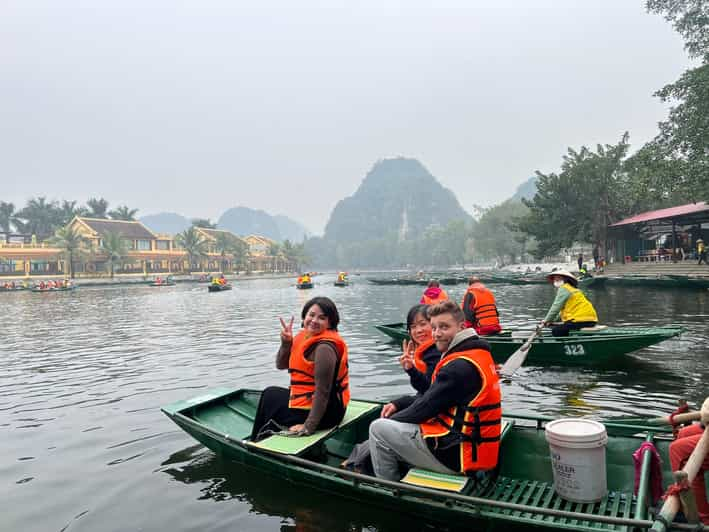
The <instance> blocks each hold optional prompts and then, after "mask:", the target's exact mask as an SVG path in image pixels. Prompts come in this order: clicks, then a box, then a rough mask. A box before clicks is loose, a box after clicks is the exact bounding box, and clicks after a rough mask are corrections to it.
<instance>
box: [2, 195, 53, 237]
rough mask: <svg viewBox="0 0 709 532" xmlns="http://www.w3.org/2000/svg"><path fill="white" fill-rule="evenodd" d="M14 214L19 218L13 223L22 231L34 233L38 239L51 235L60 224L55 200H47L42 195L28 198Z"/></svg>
mask: <svg viewBox="0 0 709 532" xmlns="http://www.w3.org/2000/svg"><path fill="white" fill-rule="evenodd" d="M16 216H17V218H20V219H21V220H18V222H20V223H19V224H18V223H17V222H15V224H14V225H15V226H16V227H17V228H18V229H20V230H21V231H23V232H27V233H31V234H33V235H36V236H37V238H38V239H39V240H42V239H44V238H46V237H48V236H50V235H52V234H53V233H54V231H55V230H56V229H57V228H59V227H61V225H62V223H61V221H62V220H61V215H60V213H59V206H58V205H57V202H56V201H50V202H47V198H45V197H43V196H42V197H37V198H32V199H30V200H29V201H28V202H27V205H25V207H24V208H23V209H22V210H21V211H20V212H18V213H17V215H16Z"/></svg>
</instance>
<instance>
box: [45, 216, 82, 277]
mask: <svg viewBox="0 0 709 532" xmlns="http://www.w3.org/2000/svg"><path fill="white" fill-rule="evenodd" d="M49 242H50V244H51V245H53V246H56V247H58V248H60V249H61V250H62V251H63V252H64V254H65V263H66V265H67V267H66V270H67V271H65V272H64V273H68V274H69V275H71V278H72V279H73V278H74V258H75V257H79V256H81V254H82V253H84V252H86V251H88V248H89V246H90V245H91V243H90V241H89V240H88V239H87V238H86V237H84V236H83V235H82V234H81V233H79V232H78V231H77V230H76V229H74V228H73V227H72V226H69V225H68V226H66V227H61V228H59V229H57V231H56V233H54V236H53V237H51V238H50V239H49Z"/></svg>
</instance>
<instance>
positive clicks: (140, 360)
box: [0, 276, 709, 532]
mask: <svg viewBox="0 0 709 532" xmlns="http://www.w3.org/2000/svg"><path fill="white" fill-rule="evenodd" d="M354 279H355V284H354V285H352V286H350V287H347V288H335V287H333V286H331V285H332V281H333V280H334V276H320V277H317V278H316V283H318V286H316V288H315V289H314V290H311V291H298V290H295V288H294V287H293V281H292V280H291V279H273V280H252V281H243V282H239V283H237V285H236V286H235V289H234V290H232V291H231V292H224V293H216V294H209V293H208V292H207V289H206V286H205V285H178V286H175V287H163V288H152V287H147V286H144V287H109V288H80V289H79V290H77V291H75V292H73V293H55V294H32V293H4V294H0V304H1V305H2V310H3V313H2V314H3V320H2V329H1V331H2V332H1V336H0V339H1V342H0V353H2V356H1V360H2V371H0V500H2V506H0V508H1V509H2V510H1V511H0V530H2V531H20V530H22V531H57V532H59V531H71V532H76V531H92V532H104V531H114V530H145V531H153V530H155V531H157V530H165V531H214V532H221V531H234V530H257V531H281V530H296V529H297V530H347V531H360V530H368V531H370V530H371V531H388V530H400V529H406V530H410V531H413V530H436V529H440V527H437V526H434V525H432V524H427V523H422V522H421V521H420V520H415V521H414V520H411V519H408V518H407V517H406V516H401V515H398V514H395V513H387V512H385V511H381V510H376V509H372V508H364V507H362V506H360V505H357V504H355V503H351V502H346V501H339V500H334V501H332V500H327V501H325V500H324V496H323V495H322V494H319V493H317V492H316V493H312V492H308V491H304V490H302V489H296V488H294V487H292V486H291V485H288V484H286V483H283V482H281V481H279V480H278V479H274V478H272V477H266V476H264V477H260V476H258V475H255V474H254V473H253V472H250V471H247V470H244V469H242V468H240V467H238V466H236V465H233V464H229V463H226V462H224V461H222V460H221V459H220V458H218V457H216V456H215V455H214V454H213V453H211V451H209V450H207V449H205V448H204V447H202V446H200V445H197V444H196V442H195V441H194V440H193V439H191V438H190V437H189V436H188V435H187V434H186V433H184V432H182V431H181V430H180V429H178V428H177V427H176V426H175V425H174V424H173V423H172V422H171V421H170V420H169V419H168V418H167V417H165V416H164V415H163V414H162V413H161V412H160V407H161V406H162V405H165V404H167V403H170V402H172V401H176V400H178V399H183V398H187V397H190V396H194V395H198V394H199V393H201V392H202V391H203V390H205V389H208V388H210V387H215V386H233V387H264V386H266V385H271V384H280V385H287V379H288V377H287V373H285V372H277V371H275V370H274V369H273V368H274V364H273V360H274V354H275V352H276V349H277V346H278V317H279V316H282V317H290V316H291V315H292V314H297V313H299V312H300V308H301V307H302V305H303V303H304V302H305V301H306V300H307V299H308V298H309V297H312V296H313V295H316V294H317V295H326V296H329V297H331V298H333V299H334V300H335V302H336V303H337V305H338V308H339V310H340V313H341V316H342V324H341V327H340V332H341V333H342V335H343V337H344V338H345V339H346V340H347V342H348V344H349V346H350V359H351V362H350V364H351V383H352V387H353V395H354V396H355V397H360V398H365V399H388V398H390V397H395V396H397V395H401V394H403V393H409V387H408V379H407V378H406V377H405V375H404V374H403V372H402V371H401V370H400V369H399V368H398V366H397V364H396V358H395V357H396V355H397V347H396V346H394V345H392V344H389V343H387V342H386V338H385V337H383V336H382V335H381V334H380V333H378V332H377V331H376V330H375V329H374V328H373V325H374V324H377V323H385V322H394V321H401V320H402V319H403V316H404V314H405V312H406V310H407V309H408V307H409V306H410V305H411V304H413V303H415V302H417V301H418V299H419V297H420V292H421V289H420V288H419V287H395V286H390V287H388V286H385V287H381V286H374V285H369V284H367V283H366V281H365V279H364V277H355V278H354ZM492 288H493V289H494V291H495V292H496V294H497V298H498V303H499V306H500V311H501V314H502V319H503V321H504V324H518V325H520V324H526V325H530V324H531V323H532V322H533V321H538V320H540V319H541V317H542V316H543V314H544V312H545V310H546V308H547V307H548V305H549V304H551V301H552V299H553V296H554V293H553V289H552V288H551V287H547V286H493V287H492ZM450 293H451V295H452V296H455V297H456V299H459V298H460V296H462V293H463V286H462V285H459V286H457V287H451V290H450ZM590 297H591V299H592V300H593V302H594V304H595V305H596V308H597V309H598V312H599V315H600V317H601V321H602V322H604V323H608V324H616V325H619V324H627V325H664V324H668V323H676V324H681V325H683V326H685V327H686V328H687V329H688V330H687V332H686V333H685V334H683V335H682V337H681V338H680V339H678V340H670V341H667V342H665V343H663V344H660V345H658V346H654V347H650V348H647V349H643V350H642V351H637V352H635V353H633V354H632V355H630V356H626V357H623V358H622V360H619V362H618V365H617V366H616V367H614V368H604V369H598V368H596V369H578V368H577V369H570V368H562V367H544V368H542V367H525V368H522V369H521V370H520V371H519V373H518V374H517V376H516V377H515V379H514V382H512V383H510V384H506V385H505V386H504V388H503V393H504V401H505V408H506V409H508V410H514V411H517V412H525V413H540V414H546V415H566V414H576V415H581V414H583V415H594V416H599V417H604V416H618V415H664V414H667V413H669V412H670V411H672V410H673V409H674V407H675V404H676V401H677V399H678V398H679V397H686V398H688V399H690V400H691V401H695V402H697V401H700V400H701V399H702V398H703V397H705V395H706V392H707V387H706V384H705V383H706V382H707V379H708V378H709V347H708V346H707V340H709V333H708V332H707V326H706V323H707V315H708V314H709V292H708V291H669V290H655V289H638V288H611V287H609V288H606V289H602V290H596V291H592V292H591V295H590Z"/></svg>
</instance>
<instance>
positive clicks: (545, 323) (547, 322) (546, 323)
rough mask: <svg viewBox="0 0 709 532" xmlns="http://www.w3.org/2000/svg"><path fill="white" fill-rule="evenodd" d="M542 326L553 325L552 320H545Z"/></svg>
mask: <svg viewBox="0 0 709 532" xmlns="http://www.w3.org/2000/svg"><path fill="white" fill-rule="evenodd" d="M542 327H551V322H550V321H543V322H542Z"/></svg>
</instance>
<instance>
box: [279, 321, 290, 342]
mask: <svg viewBox="0 0 709 532" xmlns="http://www.w3.org/2000/svg"><path fill="white" fill-rule="evenodd" d="M278 319H279V320H280V321H281V342H283V343H284V344H290V343H291V342H293V316H291V317H290V322H288V324H286V322H285V321H283V318H278Z"/></svg>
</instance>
